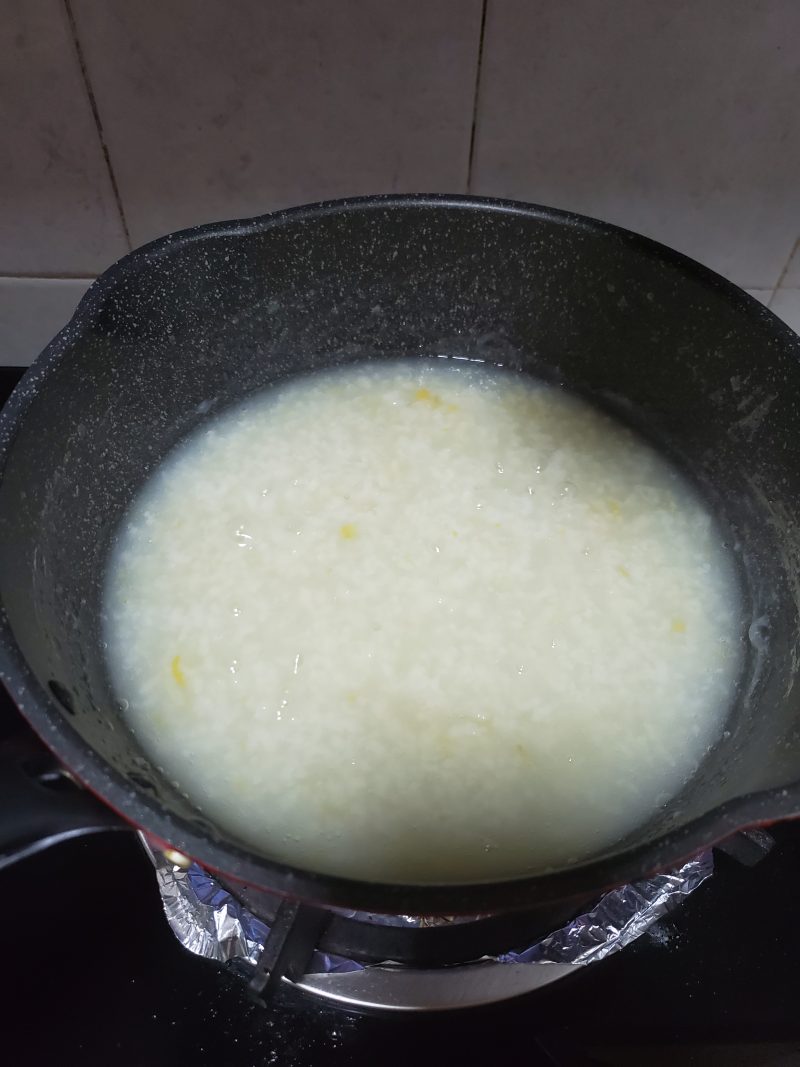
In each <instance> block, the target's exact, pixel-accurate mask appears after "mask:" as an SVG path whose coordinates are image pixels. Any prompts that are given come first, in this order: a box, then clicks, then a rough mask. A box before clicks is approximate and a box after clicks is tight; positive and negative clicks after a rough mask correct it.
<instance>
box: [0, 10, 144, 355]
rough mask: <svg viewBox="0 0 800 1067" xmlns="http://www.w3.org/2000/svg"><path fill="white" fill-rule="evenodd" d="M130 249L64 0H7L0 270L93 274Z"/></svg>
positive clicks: (2, 19)
mask: <svg viewBox="0 0 800 1067" xmlns="http://www.w3.org/2000/svg"><path fill="white" fill-rule="evenodd" d="M126 251H127V245H126V242H125V238H124V234H123V231H122V225H121V222H120V218H119V214H118V212H117V207H116V204H115V201H114V196H113V191H112V187H111V182H110V179H109V175H108V172H107V169H106V165H105V160H104V158H103V153H102V149H101V144H100V139H99V137H98V133H97V129H96V127H95V123H94V119H93V117H92V110H91V106H90V103H89V99H88V97H87V94H86V90H85V87H84V83H83V79H82V77H81V71H80V66H79V63H78V58H77V55H76V52H75V47H74V44H73V41H72V37H71V35H70V28H69V24H68V21H67V17H66V14H65V7H64V4H63V0H3V3H2V14H1V15H0V274H22V273H24V274H72V275H79V274H93V273H96V272H97V271H98V270H102V269H103V267H105V266H106V265H107V264H108V263H109V262H111V261H112V260H114V259H117V258H118V257H119V256H121V255H123V254H124V253H125V252H126ZM0 340H1V339H0Z"/></svg>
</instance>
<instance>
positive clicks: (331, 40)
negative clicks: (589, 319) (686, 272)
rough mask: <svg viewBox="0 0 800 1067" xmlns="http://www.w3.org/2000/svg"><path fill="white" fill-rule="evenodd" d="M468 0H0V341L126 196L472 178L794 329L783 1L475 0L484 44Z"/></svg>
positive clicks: (151, 209)
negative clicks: (668, 254)
mask: <svg viewBox="0 0 800 1067" xmlns="http://www.w3.org/2000/svg"><path fill="white" fill-rule="evenodd" d="M482 10H483V0H405V2H404V3H402V4H396V3H390V2H389V0H385V2H384V0H337V2H336V3H331V2H328V0H293V2H292V3H289V2H287V3H277V2H272V3H265V2H263V0H228V2H226V3H224V4H223V3H213V2H206V0H161V2H159V3H158V4H155V3H152V4H148V3H145V4H133V3H131V4H125V3H122V2H118V3H103V4H99V3H94V2H92V0H69V2H68V0H0V11H1V12H2V17H0V131H2V137H0V361H3V362H11V361H21V362H27V361H28V360H29V359H30V358H31V357H32V356H33V355H34V354H35V353H36V352H38V350H39V349H40V348H41V347H42V346H43V344H44V343H45V342H46V341H47V340H48V339H49V336H50V335H51V334H52V333H54V332H55V330H56V329H57V328H58V327H59V326H61V325H62V324H63V322H64V321H65V320H66V318H67V317H68V316H69V313H70V311H71V308H72V306H73V304H74V302H75V301H76V300H77V298H78V295H79V294H80V292H81V291H82V289H83V287H84V286H85V285H86V284H87V283H86V281H81V280H77V279H81V278H84V276H86V277H88V276H90V275H94V274H95V273H97V272H98V271H100V270H102V269H104V268H105V267H106V266H107V265H108V264H109V263H110V262H111V261H113V260H114V259H116V258H117V257H118V256H120V255H121V254H123V253H124V252H125V251H126V249H127V240H126V233H125V227H124V223H123V218H122V215H121V214H120V210H119V208H120V207H121V209H122V212H123V213H124V216H125V219H126V220H127V221H128V222H129V224H130V230H131V232H132V236H133V241H134V243H136V244H138V243H141V242H142V241H144V240H147V239H149V238H150V237H153V236H155V235H157V234H158V233H161V232H164V231H167V230H171V229H175V228H177V227H181V226H185V225H189V224H191V223H194V222H202V221H206V220H208V219H213V218H224V217H235V216H242V215H248V214H252V213H258V212H262V211H267V210H270V209H272V208H275V207H278V206H283V205H286V204H291V203H300V202H303V201H308V200H313V199H318V198H323V197H329V196H342V195H352V194H357V193H363V192H378V191H390V190H399V191H414V190H416V191H419V190H432V191H436V190H447V191H456V192H458V191H464V190H465V189H467V187H468V186H469V187H470V188H471V189H472V191H475V192H482V193H490V194H502V195H511V196H517V197H520V198H521V199H528V200H538V201H540V202H544V203H551V204H556V205H560V206H564V207H571V208H575V209H577V210H579V211H584V212H587V213H589V214H595V215H599V216H601V217H605V218H609V219H611V220H613V221H617V222H620V223H622V224H623V225H627V226H630V227H631V228H633V229H638V230H641V231H643V232H645V233H649V234H651V235H653V236H655V237H656V238H659V239H660V240H663V241H665V242H666V243H667V244H671V245H674V246H675V247H678V248H680V249H682V250H683V251H686V252H688V253H689V254H690V255H693V256H695V257H696V258H698V259H700V260H701V261H703V262H706V263H708V264H709V265H710V266H712V267H715V268H716V269H718V270H720V271H722V273H724V274H727V275H728V276H729V277H731V278H732V279H733V280H734V281H737V282H738V283H739V284H741V285H743V286H746V287H747V288H748V289H749V290H750V291H752V292H753V294H754V295H755V296H757V298H758V299H761V300H763V301H765V302H770V301H771V307H772V308H773V310H775V311H776V312H777V313H778V314H780V315H783V316H784V317H785V318H786V319H787V321H789V322H790V323H792V324H797V322H798V319H797V310H796V309H797V301H798V296H797V293H798V292H800V242H798V236H800V121H798V119H797V116H798V114H800V65H798V63H797V48H796V42H797V41H798V40H799V39H800V3H798V2H797V0H703V2H702V3H699V4H698V3H691V2H690V0H653V2H652V3H644V2H642V0H570V2H569V3H562V2H560V0H487V4H486V12H487V17H486V23H485V33H484V35H483V48H482V51H481V47H480V46H481V17H482ZM70 12H71V14H70ZM73 20H74V21H73ZM479 55H481V56H482V60H481V65H480V83H479V85H478V86H477V88H478V92H477V95H476V77H477V75H478V59H479ZM82 64H83V65H82ZM476 99H477V102H478V108H477V112H476V111H475V102H476ZM97 116H99V119H100V121H101V122H102V130H101V129H100V127H99V126H98V124H97V122H96V121H95V120H96V117H97ZM473 119H475V123H474V131H473ZM473 132H474V140H473ZM471 146H472V153H471ZM105 149H107V153H108V155H107V156H106V155H105V154H104V151H105ZM470 157H471V158H470ZM114 180H116V189H117V190H118V191H119V203H118V201H117V196H116V192H115V186H114ZM792 249H794V255H793V258H791V259H790V256H791V253H792ZM4 275H5V276H6V277H3V276H4ZM776 285H778V286H779V288H778V289H777V290H775V286H776Z"/></svg>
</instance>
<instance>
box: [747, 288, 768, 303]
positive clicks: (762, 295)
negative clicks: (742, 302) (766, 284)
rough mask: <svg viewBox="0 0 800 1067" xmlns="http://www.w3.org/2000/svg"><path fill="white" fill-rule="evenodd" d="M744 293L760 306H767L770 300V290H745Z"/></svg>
mask: <svg viewBox="0 0 800 1067" xmlns="http://www.w3.org/2000/svg"><path fill="white" fill-rule="evenodd" d="M746 292H748V293H749V294H750V296H754V297H755V298H756V300H760V301H761V303H762V304H769V302H770V300H771V299H772V292H773V291H772V289H747V290H746Z"/></svg>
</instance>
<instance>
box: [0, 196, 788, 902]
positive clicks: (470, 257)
mask: <svg viewBox="0 0 800 1067" xmlns="http://www.w3.org/2000/svg"><path fill="white" fill-rule="evenodd" d="M409 354H412V355H420V356H430V355H431V354H455V355H462V356H470V357H472V358H475V359H482V360H486V361H488V362H492V363H501V364H503V365H506V366H511V367H514V368H516V369H518V370H522V371H525V372H528V373H530V374H532V375H537V376H541V377H545V378H549V379H555V380H557V381H559V382H563V383H564V384H566V385H567V386H569V387H570V388H572V389H574V390H576V391H578V392H579V393H584V394H586V395H588V396H590V397H591V398H593V399H594V401H595V402H596V403H598V404H600V405H603V406H605V407H608V408H609V409H611V410H614V411H615V412H616V413H617V414H618V415H619V416H620V417H621V418H623V419H624V420H626V421H628V422H629V423H631V424H633V425H634V426H635V427H637V428H638V429H639V430H640V431H641V432H643V433H644V434H646V435H647V436H648V437H649V438H651V439H652V440H653V441H654V442H655V443H656V444H657V445H658V446H660V447H661V448H662V449H663V450H664V451H666V452H668V453H669V454H670V455H671V456H672V457H673V458H674V459H675V460H677V462H679V463H680V464H682V465H683V467H684V468H685V469H686V471H687V472H688V473H689V474H690V476H691V477H693V478H694V480H695V481H696V482H697V483H698V485H699V486H700V488H701V490H702V491H703V492H704V493H705V495H706V497H707V498H708V500H709V501H710V502H711V504H712V506H713V507H714V508H715V509H716V511H717V512H718V514H719V516H720V521H721V523H722V526H723V528H724V529H725V530H726V531H728V533H729V538H730V545H731V548H732V550H733V551H734V552H735V553H736V554H737V557H738V559H739V561H740V564H741V573H742V579H743V585H744V587H745V596H744V601H745V615H746V617H745V618H743V620H742V632H743V643H744V645H745V646H746V659H747V667H746V670H745V672H744V676H743V679H742V681H741V684H740V686H739V689H738V692H737V694H736V698H735V702H734V705H733V706H732V708H731V712H730V718H729V721H728V723H727V726H726V731H725V735H724V737H723V738H721V739H720V741H719V743H718V744H717V745H716V746H715V747H714V748H713V749H712V750H711V751H710V752H709V753H708V754H707V756H706V758H705V760H704V762H703V764H702V765H701V767H700V768H699V770H698V772H697V773H696V774H695V775H694V777H693V778H692V779H691V781H690V782H689V783H688V785H687V786H686V788H685V789H684V790H683V792H682V793H681V794H680V795H679V796H677V797H675V798H674V799H673V800H672V801H671V802H670V803H669V804H668V805H667V806H666V807H665V809H664V810H663V811H661V812H660V813H659V814H658V817H657V818H655V819H653V820H651V822H650V823H649V824H648V825H646V826H644V827H642V828H641V829H640V830H639V831H638V832H637V833H636V834H635V835H633V836H632V837H631V838H629V839H628V840H626V841H625V842H622V843H620V844H619V845H618V846H617V847H616V848H614V849H613V850H610V851H608V852H607V853H605V854H603V855H601V856H598V857H595V858H593V859H592V860H591V861H589V862H586V863H583V864H581V865H579V866H573V867H570V868H569V869H565V870H562V871H558V872H556V873H552V874H548V875H546V876H540V877H527V878H521V879H517V880H513V881H504V882H499V883H487V884H474V885H441V886H406V885H381V884H375V883H367V882H358V881H352V880H347V879H343V878H334V877H329V876H326V875H321V874H318V873H315V872H313V871H303V870H295V869H291V868H289V867H286V866H284V865H283V864H281V863H277V862H275V861H273V860H271V859H270V858H269V857H268V856H265V855H260V854H258V853H255V852H254V851H253V850H252V849H251V848H249V847H247V846H246V845H244V844H242V843H240V842H237V841H236V840H234V839H231V838H230V837H229V836H227V835H225V834H224V833H223V832H221V831H220V830H218V829H217V828H216V827H215V826H213V825H212V824H211V823H210V822H209V821H208V820H207V819H206V818H205V817H204V816H203V814H202V813H200V812H199V811H198V810H196V808H195V807H194V806H193V805H192V803H191V802H190V801H189V800H187V799H186V798H185V797H184V796H182V795H181V793H180V791H179V790H178V788H176V787H175V786H174V785H173V783H171V782H170V781H168V780H167V779H166V778H165V777H164V776H163V774H161V773H159V771H158V770H157V769H156V767H155V766H154V765H153V764H152V763H151V762H150V760H149V759H148V757H147V756H146V755H145V754H144V752H143V751H142V750H141V749H140V747H139V745H138V743H137V741H136V739H135V738H134V737H133V736H132V735H131V733H130V731H129V730H128V728H127V725H126V723H125V719H124V717H123V716H122V715H121V714H120V710H119V708H118V705H117V704H116V703H115V700H114V697H113V695H112V692H111V690H110V685H109V679H108V673H107V669H106V664H105V660H104V656H103V649H102V644H101V638H100V610H101V607H100V604H101V590H102V584H103V573H104V567H105V562H106V559H107V556H108V550H109V546H110V544H111V541H112V538H113V535H114V530H115V527H116V525H117V523H118V521H119V519H120V517H121V515H122V514H123V511H124V510H125V508H126V506H127V505H128V504H129V502H130V501H131V498H132V497H133V495H134V494H135V493H136V491H137V489H138V488H139V487H140V486H141V484H142V482H143V480H144V479H145V478H146V477H147V475H148V474H149V472H150V471H152V470H153V469H154V468H155V466H156V465H157V464H158V462H159V460H161V458H162V457H163V456H164V455H165V454H166V453H167V452H168V451H169V450H170V449H171V448H172V447H173V446H174V445H175V444H176V443H177V442H178V441H180V440H181V439H182V438H183V437H185V436H186V435H187V434H188V433H190V432H191V431H192V430H194V429H195V428H196V427H197V426H198V424H200V423H202V422H203V421H204V420H205V419H208V418H210V417H213V416H214V415H216V414H218V413H219V412H220V411H222V410H223V409H225V408H226V407H228V406H229V405H231V404H233V403H235V402H237V401H239V400H240V399H241V398H242V397H244V396H246V395H248V394H250V393H252V392H254V391H255V390H258V389H263V388H264V387H265V386H268V385H271V384H274V383H276V382H278V381H281V380H284V379H287V378H289V377H292V376H294V375H298V374H304V373H306V372H309V371H313V370H316V369H318V368H321V367H329V366H339V365H342V364H346V363H350V362H354V361H357V360H366V359H370V360H375V359H382V358H385V357H389V356H400V355H402V356H407V355H409ZM798 356H800V340H799V339H798V338H797V337H796V336H795V335H794V334H793V333H792V332H791V331H790V330H789V329H787V327H786V326H785V325H783V324H782V323H781V322H780V321H779V320H778V319H777V318H775V316H773V315H772V314H771V313H770V312H769V311H767V310H766V309H765V308H763V307H762V306H761V305H760V304H758V303H757V302H756V301H755V300H753V299H751V298H750V297H748V296H747V295H745V294H744V293H743V292H742V291H741V290H739V289H737V288H736V287H735V286H733V285H731V284H730V283H728V282H726V281H724V280H723V279H722V278H720V277H718V276H717V275H715V274H713V273H712V272H710V271H708V270H706V269H704V268H703V267H701V266H699V265H698V264H696V263H694V262H692V261H691V260H688V259H686V258H685V257H683V256H681V255H678V254H677V253H675V252H672V251H670V250H669V249H667V248H665V247H663V246H661V245H658V244H655V243H653V242H652V241H649V240H646V239H644V238H642V237H639V236H637V235H635V234H632V233H628V232H626V231H624V230H620V229H617V228H616V227H613V226H608V225H605V224H603V223H600V222H595V221H592V220H590V219H585V218H581V217H579V216H576V215H570V214H566V213H564V212H559V211H553V210H549V209H545V208H538V207H530V206H527V205H523V204H516V203H510V202H501V201H493V200H477V199H469V198H461V197H435V196H413V197H372V198H366V199H362V200H352V201H341V202H337V203H328V204H320V205H316V206H311V207H303V208H297V209H295V210H291V211H285V212H280V213H278V214H275V215H270V216H265V217H263V218H259V219H255V220H247V221H243V222H232V223H220V224H214V225H210V226H203V227H198V228H196V229H192V230H186V231H184V232H182V233H178V234H174V235H172V236H168V237H164V238H162V239H161V240H158V241H155V242H154V243H152V244H150V245H147V246H146V247H144V248H142V249H139V250H138V251H136V252H133V253H131V254H130V255H129V256H126V257H125V258H124V259H122V260H121V261H120V262H119V263H117V264H116V265H115V266H113V267H112V268H111V269H110V270H108V271H107V272H106V273H105V274H104V275H103V276H102V277H101V278H99V279H98V281H97V282H96V283H95V284H94V285H93V286H92V288H91V289H90V290H89V292H88V293H87V295H86V296H85V297H84V299H83V300H82V302H81V304H80V306H79V308H78V310H77V312H76V314H75V316H74V318H73V319H72V321H71V322H70V324H69V325H68V326H67V327H66V328H65V329H64V330H62V332H61V333H60V334H59V335H58V337H56V338H55V340H54V341H53V342H52V343H51V344H50V345H49V346H48V347H47V349H46V350H45V352H44V353H43V354H42V356H41V357H40V358H39V359H38V360H37V361H36V363H35V364H34V366H33V367H32V368H31V370H30V371H29V372H28V374H27V375H26V376H25V378H24V379H23V381H22V382H21V384H20V385H19V387H18V388H17V390H16V391H15V393H14V395H13V397H12V398H11V401H10V402H9V404H8V405H7V407H6V408H5V410H4V412H3V414H2V418H0V448H1V449H2V452H1V461H2V464H3V480H2V486H0V545H1V546H2V547H1V549H0V593H1V595H2V606H3V615H2V635H1V636H2V648H1V649H0V657H1V658H0V665H1V666H2V677H3V680H4V682H5V684H6V685H7V687H8V688H9V690H10V692H11V693H12V695H13V696H14V697H15V699H16V701H17V703H18V705H19V707H20V710H21V711H22V712H23V714H24V715H25V717H26V718H27V719H28V721H29V722H30V724H31V725H32V726H33V727H34V729H35V730H36V732H37V733H38V734H39V736H40V737H41V738H42V740H43V741H44V742H45V744H46V745H47V746H48V747H49V748H50V749H51V750H52V752H53V753H54V754H55V755H56V756H57V757H58V760H59V761H60V762H61V764H62V765H63V766H65V767H67V768H69V769H70V771H71V773H72V775H73V776H74V777H75V778H76V779H78V780H79V781H81V782H83V783H84V784H85V785H86V786H87V787H88V789H89V790H90V791H91V792H93V793H95V794H96V795H97V797H99V798H100V799H101V800H102V801H104V802H105V805H107V806H108V807H105V806H103V805H100V804H98V803H96V802H95V801H94V799H93V798H91V797H90V796H89V795H88V794H87V793H86V792H84V791H81V792H80V793H79V792H78V791H77V790H75V795H74V796H69V795H68V794H66V793H64V792H58V791H54V792H52V793H49V794H48V795H47V798H46V799H45V800H43V799H42V797H43V795H44V794H43V793H39V794H37V796H38V798H39V799H38V801H37V802H36V804H35V805H32V804H31V801H30V799H28V800H26V801H25V802H24V803H20V802H19V800H18V797H19V796H20V795H21V794H18V793H13V788H15V787H14V784H13V782H12V784H11V785H9V781H10V780H11V779H10V776H6V780H5V784H4V785H3V788H4V789H5V792H6V795H7V798H8V797H11V799H6V801H5V808H6V816H7V817H6V819H5V825H4V827H3V828H2V832H3V835H4V837H5V841H4V842H1V841H0V847H2V846H3V844H4V845H5V852H6V855H7V857H10V856H12V855H14V854H22V853H24V852H25V851H30V850H31V849H34V848H36V847H38V845H39V844H40V842H41V840H42V839H48V838H50V837H58V836H64V834H66V833H77V832H80V831H82V830H85V829H93V828H100V827H103V826H106V825H109V824H110V823H113V822H114V821H115V820H116V818H117V817H116V816H114V815H113V814H112V813H110V812H109V810H108V809H109V807H110V808H112V809H114V811H115V812H117V813H119V815H120V816H122V817H123V818H124V820H127V821H128V822H130V823H133V824H135V825H137V826H139V827H141V828H142V829H144V830H145V831H146V832H147V833H148V834H149V835H151V837H153V838H155V839H156V840H159V841H161V842H168V843H169V844H171V845H172V846H173V847H175V848H177V849H179V850H180V851H182V852H184V853H186V854H187V855H189V856H192V857H195V858H196V859H197V860H198V861H200V862H201V863H203V864H205V865H206V866H208V867H210V868H213V869H216V870H220V871H223V872H225V873H226V874H228V875H230V876H232V877H234V878H235V879H239V880H241V881H244V882H246V883H249V884H251V885H255V886H261V887H266V888H271V889H274V890H276V891H278V892H279V893H282V894H288V895H291V896H294V897H297V898H301V899H305V900H312V901H316V902H319V903H323V904H337V905H346V906H350V907H354V908H362V909H367V910H373V911H380V912H389V913H395V914H396V913H402V914H405V913H416V914H431V913H448V914H450V913H497V912H501V911H504V910H509V909H520V908H531V907H536V906H539V905H542V904H548V903H553V902H556V901H564V900H568V899H577V898H579V897H580V898H583V897H586V896H587V895H591V894H592V893H593V892H595V891H598V890H600V889H602V888H603V887H605V886H609V885H612V884H615V883H621V882H624V881H629V880H632V879H635V878H638V877H641V876H643V875H644V874H646V873H649V872H650V871H653V870H656V869H659V868H665V867H668V866H671V865H673V864H675V863H676V862H677V861H678V860H680V859H681V858H683V857H685V856H687V855H688V854H690V853H692V852H694V851H696V850H699V849H701V848H704V847H706V846H708V845H709V844H710V843H712V842H714V841H717V840H719V839H721V838H724V837H726V836H728V835H730V834H731V833H733V832H734V831H735V830H737V829H740V828H742V827H743V826H747V825H752V824H755V823H764V822H769V821H772V820H775V819H779V818H783V817H787V816H794V815H797V814H798V813H800V731H799V730H798V727H799V726H800V685H798V686H797V687H796V688H795V682H796V681H797V675H798V670H799V669H800V649H799V648H798V632H800V631H799V628H798V597H799V596H800V526H798V518H800V508H798V494H799V493H800V409H798V403H800V401H799V400H798V398H800V360H798ZM509 566H513V561H509ZM18 764H19V761H17V763H16V764H15V766H18ZM12 794H13V795H12ZM9 804H16V805H17V806H16V807H15V808H14V811H13V813H11V815H10V816H9V812H8V808H9Z"/></svg>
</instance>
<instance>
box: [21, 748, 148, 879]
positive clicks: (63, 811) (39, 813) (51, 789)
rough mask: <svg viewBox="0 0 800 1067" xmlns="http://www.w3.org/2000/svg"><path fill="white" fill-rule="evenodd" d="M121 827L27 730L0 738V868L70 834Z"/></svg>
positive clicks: (75, 835)
mask: <svg viewBox="0 0 800 1067" xmlns="http://www.w3.org/2000/svg"><path fill="white" fill-rule="evenodd" d="M126 829H130V826H129V825H128V823H126V822H124V821H123V820H122V819H121V818H120V817H119V816H118V815H117V814H116V813H115V812H113V811H112V810H111V809H110V808H107V807H106V806H105V805H104V804H102V803H101V802H100V801H99V800H97V799H96V798H95V797H93V796H92V794H91V793H89V792H87V791H86V790H85V789H84V788H83V787H82V786H80V785H78V784H77V783H76V782H75V780H74V779H73V778H72V776H71V775H70V774H69V772H68V771H66V770H65V769H64V768H63V767H61V766H60V764H59V763H58V762H57V761H56V759H55V757H54V756H52V755H51V754H50V752H49V751H48V750H47V749H46V748H45V747H44V745H43V744H42V743H41V742H40V741H39V740H38V738H37V737H36V736H35V735H34V734H33V732H32V731H29V730H27V729H26V730H18V731H16V732H15V733H13V734H12V735H11V736H10V737H6V738H3V740H2V741H0V870H2V869H3V868H4V867H8V866H10V865H11V864H12V863H16V861H17V860H21V859H25V857H26V856H32V855H34V853H36V852H41V851H42V850H43V849H46V848H49V847H50V846H51V845H55V844H58V842H59V841H66V840H67V839H68V838H70V837H80V836H82V835H83V834H94V833H98V832H99V831H100V830H126Z"/></svg>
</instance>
